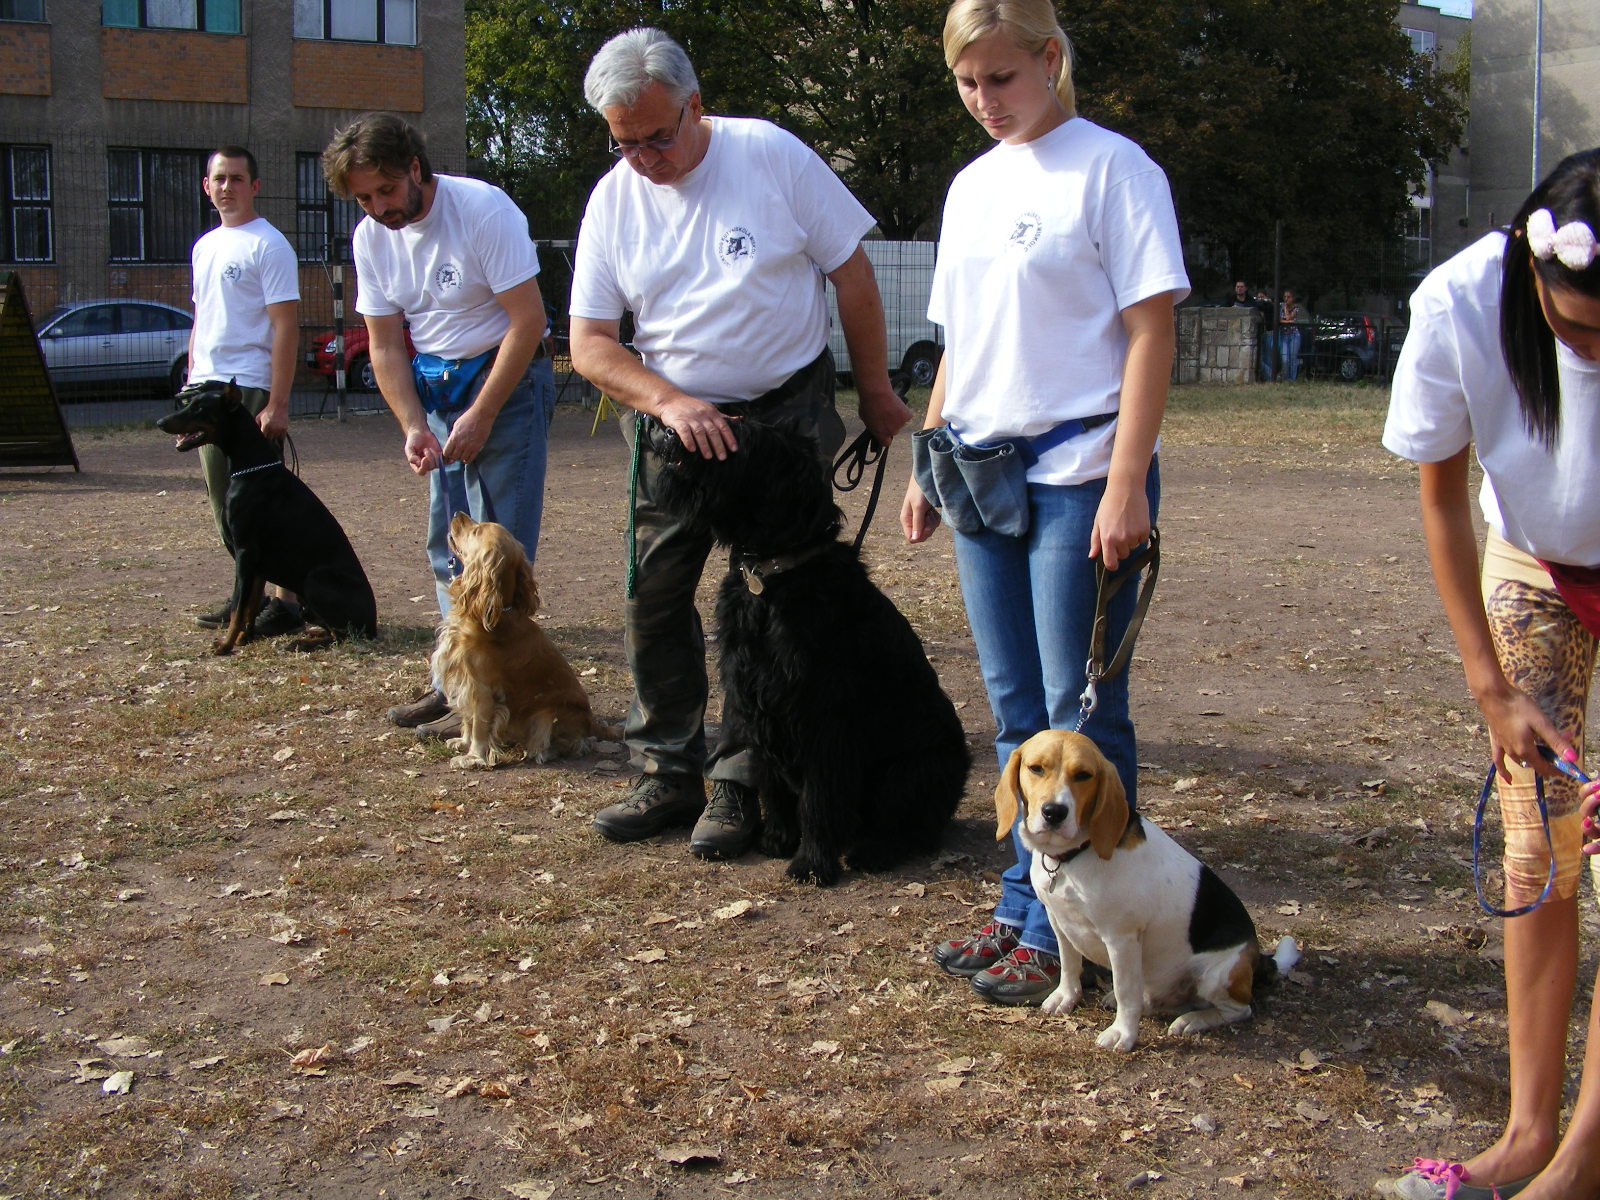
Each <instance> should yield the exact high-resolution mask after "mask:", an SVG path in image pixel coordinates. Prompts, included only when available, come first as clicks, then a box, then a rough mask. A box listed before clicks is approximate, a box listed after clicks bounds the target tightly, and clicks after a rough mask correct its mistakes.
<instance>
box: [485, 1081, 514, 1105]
mask: <svg viewBox="0 0 1600 1200" xmlns="http://www.w3.org/2000/svg"><path fill="white" fill-rule="evenodd" d="M478 1095H480V1096H482V1097H483V1098H484V1099H485V1100H509V1099H510V1098H511V1089H510V1088H509V1087H507V1086H506V1085H505V1084H504V1083H502V1082H500V1080H498V1079H485V1080H484V1081H483V1082H482V1083H480V1084H479V1085H478Z"/></svg>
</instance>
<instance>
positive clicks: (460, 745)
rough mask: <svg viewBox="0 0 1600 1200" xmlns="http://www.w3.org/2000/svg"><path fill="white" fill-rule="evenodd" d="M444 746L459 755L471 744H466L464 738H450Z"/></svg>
mask: <svg viewBox="0 0 1600 1200" xmlns="http://www.w3.org/2000/svg"><path fill="white" fill-rule="evenodd" d="M445 745H446V746H448V747H449V748H450V749H451V750H454V751H456V752H457V753H458V754H459V753H460V752H461V751H463V750H465V749H466V748H467V747H468V746H469V745H471V743H470V742H468V741H467V739H466V738H464V737H458V738H451V739H450V740H449V741H447V742H446V743H445Z"/></svg>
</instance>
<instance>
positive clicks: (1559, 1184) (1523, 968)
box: [1383, 149, 1600, 1200]
mask: <svg viewBox="0 0 1600 1200" xmlns="http://www.w3.org/2000/svg"><path fill="white" fill-rule="evenodd" d="M1597 230H1600V149H1597V150H1588V151H1585V152H1583V153H1581V154H1575V155H1573V156H1571V157H1570V158H1567V159H1565V160H1564V161H1563V162H1562V163H1561V164H1560V165H1559V166H1558V167H1556V169H1555V170H1554V171H1553V172H1551V174H1550V175H1549V177H1548V178H1546V179H1545V180H1544V182H1543V183H1541V184H1540V185H1539V186H1538V187H1537V188H1536V189H1535V190H1534V192H1533V194H1532V195H1531V196H1529V197H1528V199H1527V200H1526V201H1524V202H1523V204H1522V207H1521V208H1520V209H1519V210H1518V212H1517V215H1516V217H1515V219H1514V220H1513V221H1512V223H1511V227H1510V228H1509V229H1507V230H1504V231H1501V232H1496V233H1492V234H1490V235H1489V236H1487V237H1485V238H1483V239H1481V240H1480V241H1478V242H1477V243H1475V244H1474V245H1471V246H1469V247H1467V249H1465V250H1463V251H1462V252H1461V253H1460V254H1458V255H1456V256H1455V257H1454V258H1452V259H1451V260H1450V261H1449V262H1446V263H1445V264H1444V265H1443V266H1441V267H1439V268H1438V269H1437V270H1435V271H1433V272H1432V273H1431V274H1430V275H1429V276H1428V277H1427V279H1425V280H1424V281H1423V283H1422V286H1421V287H1420V288H1418V289H1417V293H1416V295H1415V296H1414V297H1413V299H1412V309H1411V328H1410V331H1409V333H1408V334H1407V337H1406V343H1405V349H1404V350H1403V351H1402V353H1401V356H1400V362H1399V365H1398V367H1397V369H1396V373H1395V379H1394V389H1393V393H1392V395H1391V398H1390V407H1389V418H1388V424H1387V426H1386V427H1385V429H1384V435H1383V443H1384V445H1385V446H1386V447H1388V448H1389V449H1390V450H1391V451H1393V452H1394V453H1395V454H1398V455H1400V456H1401V457H1402V458H1406V459H1410V460H1412V461H1414V462H1416V463H1417V464H1418V471H1419V475H1420V482H1421V491H1422V524H1423V531H1424V533H1425V535H1426V538H1427V545H1428V559H1429V563H1430V565H1431V566H1432V569H1433V578H1434V583H1435V586H1436V587H1437V588H1438V591H1439V598H1440V600H1441V601H1442V602H1443V605H1444V610H1445V616H1446V618H1447V619H1448V620H1449V623H1450V629H1451V632H1452V633H1453V634H1454V636H1455V642H1456V648H1457V650H1458V651H1459V652H1460V655H1461V662H1462V666H1463V669H1464V671H1465V673H1466V677H1467V685H1468V687H1469V688H1470V689H1471V691H1472V695H1473V697H1474V699H1475V700H1476V701H1477V703H1478V707H1479V709H1480V710H1482V713H1483V718H1484V722H1485V724H1486V725H1487V727H1488V731H1489V747H1490V753H1491V756H1492V760H1493V762H1494V764H1495V767H1496V768H1497V770H1498V775H1499V778H1498V781H1497V782H1498V785H1499V803H1500V810H1501V814H1502V817H1503V819H1504V824H1505V840H1506V848H1505V861H1504V867H1505V881H1506V882H1505V889H1506V895H1505V901H1504V903H1505V906H1506V908H1507V909H1516V908H1520V907H1522V906H1524V905H1530V904H1535V903H1536V902H1537V901H1538V900H1539V897H1540V895H1541V893H1542V892H1543V890H1544V888H1545V883H1546V880H1547V877H1548V874H1549V855H1550V850H1549V849H1548V848H1547V847H1546V843H1545V835H1544V831H1543V827H1542V824H1541V822H1540V818H1539V814H1538V808H1537V803H1536V799H1535V786H1534V785H1535V780H1534V775H1535V773H1536V772H1537V773H1538V774H1539V775H1542V776H1544V777H1545V778H1544V781H1543V782H1544V791H1545V795H1546V797H1547V799H1548V802H1549V814H1550V816H1549V823H1550V834H1551V845H1552V846H1553V847H1554V853H1555V862H1556V871H1555V879H1554V884H1553V886H1552V887H1551V888H1550V891H1549V894H1548V895H1547V896H1546V897H1545V898H1544V900H1543V902H1542V903H1537V905H1536V907H1534V908H1533V909H1532V911H1530V912H1528V913H1526V914H1525V915H1522V916H1516V917H1510V918H1507V919H1506V922H1505V975H1506V1014H1507V1026H1508V1033H1509V1041H1510V1052H1511V1112H1510V1115H1509V1116H1508V1118H1507V1120H1506V1125H1505V1129H1504V1131H1503V1132H1502V1133H1501V1135H1500V1137H1499V1138H1498V1140H1496V1141H1495V1142H1494V1143H1493V1144H1492V1145H1490V1146H1489V1147H1487V1148H1486V1149H1484V1150H1481V1151H1479V1152H1478V1153H1477V1154H1475V1155H1473V1156H1472V1157H1469V1158H1467V1159H1466V1160H1465V1161H1464V1162H1454V1161H1449V1160H1440V1159H1423V1158H1419V1159H1417V1160H1416V1161H1415V1163H1414V1165H1413V1169H1412V1170H1410V1171H1408V1172H1407V1173H1406V1174H1405V1175H1403V1176H1402V1177H1401V1178H1400V1179H1399V1180H1397V1181H1396V1183H1395V1190H1396V1193H1397V1194H1398V1195H1400V1196H1402V1197H1406V1198H1407V1200H1444V1198H1446V1197H1449V1198H1451V1200H1492V1198H1493V1197H1496V1196H1498V1197H1510V1196H1513V1195H1517V1196H1521V1197H1524V1198H1525V1200H1556V1198H1559V1200H1576V1198H1580V1197H1582V1198H1593V1197H1600V1027H1597V1024H1596V1016H1595V1014H1591V1016H1590V1019H1589V1024H1588V1044H1587V1048H1586V1051H1585V1056H1584V1067H1583V1084H1582V1088H1581V1091H1580V1093H1579V1096H1578V1101H1577V1105H1576V1107H1575V1108H1574V1109H1573V1113H1572V1118H1571V1122H1570V1124H1569V1127H1568V1129H1567V1133H1566V1136H1565V1138H1563V1137H1562V1136H1561V1133H1560V1117H1561V1106H1562V1092H1563V1086H1564V1084H1565V1082H1566V1040H1567V1024H1568V1018H1569V1015H1570V1013H1571V1011H1572V1001H1573V996H1574V994H1575V991H1576V986H1577V976H1578V899H1577V892H1578V875H1579V864H1580V863H1581V861H1582V857H1583V856H1582V854H1581V853H1580V848H1581V842H1582V835H1581V831H1580V816H1579V812H1578V802H1579V797H1578V792H1577V788H1576V785H1575V784H1573V783H1572V782H1571V781H1570V780H1568V779H1567V778H1565V777H1563V776H1561V775H1559V774H1557V772H1556V771H1555V769H1554V767H1552V766H1551V765H1550V764H1549V763H1547V762H1546V761H1545V760H1544V759H1543V758H1542V757H1541V752H1540V747H1541V745H1543V746H1545V747H1548V748H1549V749H1550V751H1551V752H1552V753H1554V754H1557V755H1560V756H1562V757H1563V758H1565V759H1566V760H1567V761H1568V762H1569V763H1576V762H1578V761H1579V759H1580V757H1581V754H1582V748H1583V725H1584V714H1585V712H1586V710H1587V708H1588V702H1589V689H1590V683H1591V680H1592V677H1593V675H1594V666H1595V645H1596V635H1597V633H1600V487H1597V486H1596V478H1597V474H1596V465H1597V463H1600V245H1597V244H1596V241H1595V233H1596V231H1597ZM1472 453H1476V455H1477V459H1478V462H1479V463H1480V464H1481V465H1482V467H1483V485H1482V488H1481V489H1480V492H1479V497H1478V499H1479V504H1480V506H1481V508H1482V511H1483V516H1484V518H1485V520H1486V522H1487V524H1488V534H1487V539H1486V543H1485V546H1484V553H1483V562H1482V565H1481V569H1480V564H1479V559H1478V544H1477V538H1476V536H1475V534H1474V531H1473V521H1472V509H1471V499H1470V496H1469V493H1468V467H1469V461H1468V455H1469V454H1472ZM1591 489H1593V490H1591ZM1596 995H1597V996H1600V986H1597V988H1596Z"/></svg>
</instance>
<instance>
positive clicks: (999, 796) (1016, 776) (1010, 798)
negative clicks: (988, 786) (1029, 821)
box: [994, 746, 1022, 842]
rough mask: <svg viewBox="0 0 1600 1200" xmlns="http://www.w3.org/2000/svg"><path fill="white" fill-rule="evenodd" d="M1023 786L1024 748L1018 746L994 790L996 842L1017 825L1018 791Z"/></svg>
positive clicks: (1008, 760)
mask: <svg viewBox="0 0 1600 1200" xmlns="http://www.w3.org/2000/svg"><path fill="white" fill-rule="evenodd" d="M1021 784H1022V747H1021V746H1018V747H1017V748H1016V749H1015V750H1013V751H1012V752H1011V757H1010V758H1009V759H1007V760H1006V769H1005V770H1004V771H1001V772H1000V783H999V786H997V787H996V788H995V789H994V815H995V825H994V840H995V841H997V842H998V841H1001V840H1002V839H1004V837H1005V836H1006V834H1008V833H1010V832H1011V827H1012V826H1013V825H1015V824H1016V823H1017V803H1018V799H1017V789H1018V788H1019V787H1020V786H1021Z"/></svg>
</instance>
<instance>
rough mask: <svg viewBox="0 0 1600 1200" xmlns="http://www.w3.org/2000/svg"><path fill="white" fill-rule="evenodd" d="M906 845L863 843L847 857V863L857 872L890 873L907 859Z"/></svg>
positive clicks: (854, 848)
mask: <svg viewBox="0 0 1600 1200" xmlns="http://www.w3.org/2000/svg"><path fill="white" fill-rule="evenodd" d="M905 856H906V855H905V846H904V843H895V844H893V845H891V844H888V843H886V842H863V843H861V844H860V845H859V846H855V847H853V848H852V849H851V851H850V853H849V854H847V855H845V861H846V862H848V863H849V864H850V867H851V869H852V870H855V871H872V872H881V871H890V870H893V869H894V868H895V867H897V866H899V865H900V863H901V861H902V860H904V858H905Z"/></svg>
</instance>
